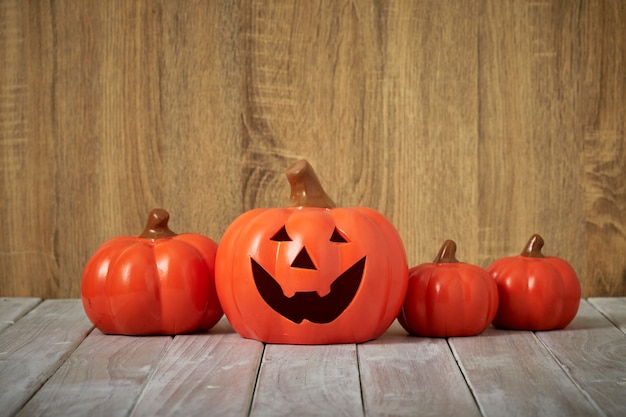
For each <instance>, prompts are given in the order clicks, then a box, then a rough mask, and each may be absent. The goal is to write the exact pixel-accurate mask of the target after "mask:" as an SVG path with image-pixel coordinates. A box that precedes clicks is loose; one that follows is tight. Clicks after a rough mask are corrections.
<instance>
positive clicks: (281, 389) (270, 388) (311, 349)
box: [250, 344, 363, 417]
mask: <svg viewBox="0 0 626 417" xmlns="http://www.w3.org/2000/svg"><path fill="white" fill-rule="evenodd" d="M320 415H328V416H351V417H352V416H355V417H356V416H362V415H363V406H362V404H361V388H360V383H359V370H358V364H357V352H356V345H353V344H346V345H317V346H316V345H314V346H306V345H302V346H292V345H271V344H268V345H266V346H265V352H264V354H263V360H262V361H261V367H260V368H259V375H258V378H257V383H256V390H255V393H254V399H253V402H252V408H251V410H250V416H320Z"/></svg>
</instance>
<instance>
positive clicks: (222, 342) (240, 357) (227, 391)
mask: <svg viewBox="0 0 626 417" xmlns="http://www.w3.org/2000/svg"><path fill="white" fill-rule="evenodd" d="M262 354H263V344H262V343H260V342H257V341H254V340H247V339H243V338H241V337H240V336H239V335H237V334H236V333H234V331H233V329H232V328H231V327H230V325H229V324H228V322H227V321H226V319H225V318H223V319H222V321H221V322H220V323H218V324H217V325H216V326H215V327H214V328H212V329H211V331H210V333H209V334H198V335H185V336H177V337H175V338H174V341H173V342H172V344H171V346H170V347H169V348H168V350H167V353H166V354H165V355H164V357H163V358H162V359H161V361H160V363H159V366H158V368H157V369H156V371H155V372H154V374H153V375H152V377H151V378H150V381H149V383H148V384H147V386H146V387H145V390H144V392H143V394H142V396H141V398H140V399H139V401H138V402H137V405H136V406H135V408H134V410H133V412H132V414H131V415H132V416H133V417H138V416H171V415H177V414H182V415H185V416H190V417H191V416H206V415H216V416H242V417H243V416H247V415H248V411H249V410H250V404H251V402H252V394H253V392H254V385H255V381H256V376H257V371H258V368H259V363H260V361H261V355H262Z"/></svg>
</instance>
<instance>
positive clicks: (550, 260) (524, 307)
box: [487, 234, 581, 331]
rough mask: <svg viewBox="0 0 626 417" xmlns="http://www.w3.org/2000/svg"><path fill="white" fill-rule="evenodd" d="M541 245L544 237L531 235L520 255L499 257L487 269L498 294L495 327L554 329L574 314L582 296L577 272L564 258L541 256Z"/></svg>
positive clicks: (566, 322)
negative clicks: (496, 286) (498, 300)
mask: <svg viewBox="0 0 626 417" xmlns="http://www.w3.org/2000/svg"><path fill="white" fill-rule="evenodd" d="M543 245H544V240H543V238H542V237H541V236H539V235H538V234H534V235H532V236H531V237H530V239H529V240H528V242H527V243H526V246H525V247H524V250H523V251H522V253H521V254H520V255H518V256H509V257H505V258H502V259H499V260H497V261H495V262H494V263H492V264H491V265H490V266H489V267H488V268H487V271H488V272H489V274H490V275H491V277H492V278H493V279H494V280H495V282H496V284H497V285H498V294H499V297H500V305H499V307H498V313H497V314H496V317H495V318H494V320H493V324H494V326H496V327H500V328H505V329H518V330H534V331H539V330H554V329H562V328H564V327H565V326H567V325H568V324H569V323H570V322H571V321H572V320H573V319H574V317H575V316H576V313H577V312H578V306H579V304H580V295H581V288H580V282H579V281H578V277H577V276H576V272H575V271H574V269H573V268H572V267H571V265H570V264H569V263H567V261H565V260H563V259H561V258H558V257H555V256H544V255H543V254H542V253H541V249H542V247H543Z"/></svg>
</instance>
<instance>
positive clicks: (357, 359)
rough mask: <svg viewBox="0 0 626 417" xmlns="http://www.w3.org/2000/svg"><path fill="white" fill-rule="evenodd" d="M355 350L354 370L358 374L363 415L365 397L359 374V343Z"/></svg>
mask: <svg viewBox="0 0 626 417" xmlns="http://www.w3.org/2000/svg"><path fill="white" fill-rule="evenodd" d="M355 352H356V370H357V373H358V375H359V392H360V393H361V411H362V413H363V416H365V415H366V413H365V398H364V394H363V377H362V376H361V359H360V358H359V344H357V345H356V349H355Z"/></svg>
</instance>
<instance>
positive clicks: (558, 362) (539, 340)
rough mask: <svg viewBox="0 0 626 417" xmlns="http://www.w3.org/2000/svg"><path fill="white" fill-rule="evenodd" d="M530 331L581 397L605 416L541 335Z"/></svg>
mask: <svg viewBox="0 0 626 417" xmlns="http://www.w3.org/2000/svg"><path fill="white" fill-rule="evenodd" d="M531 333H532V335H533V337H534V338H535V340H537V342H538V343H539V346H541V347H543V348H544V349H545V350H546V351H547V352H548V354H549V355H550V357H552V359H553V360H554V361H555V362H556V363H557V364H558V365H559V367H560V368H561V370H562V371H563V373H564V374H565V375H566V376H567V378H568V379H569V380H570V381H571V382H572V384H573V385H574V386H575V387H576V389H578V391H580V393H581V394H582V395H583V397H585V399H586V400H587V401H588V402H589V403H590V404H591V406H592V407H593V408H594V409H595V411H597V412H598V415H600V416H606V414H605V413H604V411H602V408H601V407H600V406H599V405H598V403H597V402H596V401H595V400H594V399H593V397H592V396H591V395H590V394H589V392H588V391H587V390H586V389H584V388H583V387H582V386H581V385H580V383H579V382H578V381H577V380H576V379H575V378H574V376H573V375H572V374H571V372H570V371H569V370H568V369H567V366H565V364H564V363H563V362H561V361H560V360H559V358H558V357H557V355H556V354H555V353H554V352H553V351H552V349H550V347H549V346H548V345H547V344H546V343H545V342H544V341H543V339H542V338H541V336H539V335H537V333H536V332H531Z"/></svg>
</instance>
